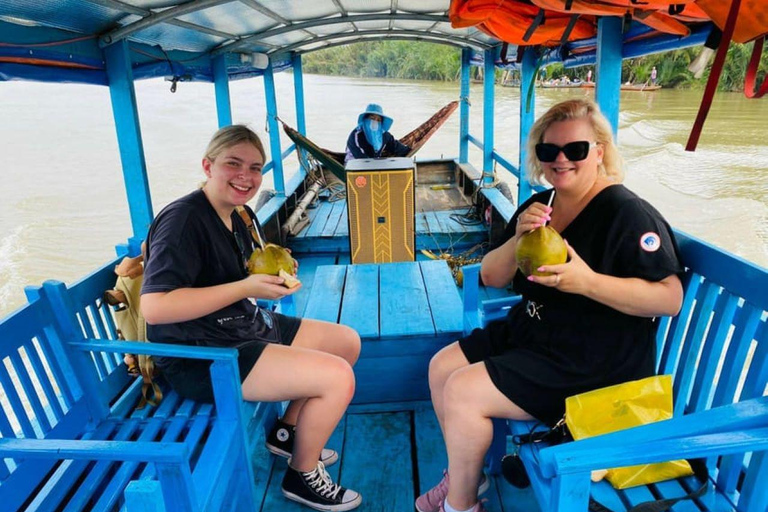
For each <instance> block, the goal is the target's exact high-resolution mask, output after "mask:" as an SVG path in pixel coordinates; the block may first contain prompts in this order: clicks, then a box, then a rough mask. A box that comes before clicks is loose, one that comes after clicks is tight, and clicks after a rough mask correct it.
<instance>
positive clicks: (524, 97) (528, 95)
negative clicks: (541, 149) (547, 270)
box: [504, 48, 538, 221]
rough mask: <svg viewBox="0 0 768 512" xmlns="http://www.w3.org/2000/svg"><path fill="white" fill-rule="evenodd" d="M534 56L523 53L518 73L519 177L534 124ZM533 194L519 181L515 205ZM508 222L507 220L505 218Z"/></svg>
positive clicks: (525, 171) (525, 166)
mask: <svg viewBox="0 0 768 512" xmlns="http://www.w3.org/2000/svg"><path fill="white" fill-rule="evenodd" d="M537 72H538V71H537V69H536V54H535V52H534V51H533V48H530V49H528V50H527V51H525V52H523V62H522V63H521V71H520V138H519V146H520V157H519V160H518V162H517V167H518V169H520V174H519V175H520V176H526V175H527V174H528V173H529V172H530V169H528V163H527V159H528V134H529V133H530V131H531V127H532V126H533V122H534V108H533V107H534V105H535V104H536V87H535V85H536V83H535V80H536V73H537ZM532 194H533V190H532V189H531V184H530V182H529V181H528V180H527V179H521V180H519V182H518V186H517V204H523V203H524V202H525V201H527V200H528V198H529V197H531V195H532ZM504 220H506V221H508V220H509V218H507V217H505V218H504Z"/></svg>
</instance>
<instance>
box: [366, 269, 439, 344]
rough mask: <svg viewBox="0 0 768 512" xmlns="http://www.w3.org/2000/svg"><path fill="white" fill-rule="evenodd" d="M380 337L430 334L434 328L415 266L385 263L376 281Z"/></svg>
mask: <svg viewBox="0 0 768 512" xmlns="http://www.w3.org/2000/svg"><path fill="white" fill-rule="evenodd" d="M379 283H380V284H379V286H380V293H381V299H380V300H381V304H380V319H381V337H382V338H383V337H387V336H393V337H394V336H404V335H405V336H423V335H432V336H433V335H434V334H435V326H434V323H433V322H432V314H431V311H430V309H429V301H428V300H427V290H426V287H425V285H424V278H423V276H422V275H421V271H420V269H419V267H418V265H414V264H413V263H408V262H405V263H389V264H387V265H385V266H384V267H382V269H381V274H380V279H379Z"/></svg>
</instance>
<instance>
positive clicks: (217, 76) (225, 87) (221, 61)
mask: <svg viewBox="0 0 768 512" xmlns="http://www.w3.org/2000/svg"><path fill="white" fill-rule="evenodd" d="M213 83H214V88H215V90H216V115H217V116H218V119H219V128H224V127H225V126H229V125H231V124H232V102H231V101H230V97H229V76H228V75H227V58H226V55H224V54H222V55H217V56H216V57H214V58H213Z"/></svg>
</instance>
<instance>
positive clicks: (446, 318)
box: [419, 260, 463, 334]
mask: <svg viewBox="0 0 768 512" xmlns="http://www.w3.org/2000/svg"><path fill="white" fill-rule="evenodd" d="M419 266H420V267H421V273H422V275H423V276H424V285H425V286H426V289H427V297H428V298H429V307H430V309H431V311H432V320H433V321H434V324H435V332H436V333H437V334H443V333H457V334H460V333H461V331H462V327H463V322H462V316H461V315H462V305H461V297H460V296H459V291H458V290H457V289H456V285H455V284H454V281H453V276H451V272H450V270H449V269H448V267H447V266H446V265H445V264H444V263H443V262H442V260H428V261H422V262H421V263H419Z"/></svg>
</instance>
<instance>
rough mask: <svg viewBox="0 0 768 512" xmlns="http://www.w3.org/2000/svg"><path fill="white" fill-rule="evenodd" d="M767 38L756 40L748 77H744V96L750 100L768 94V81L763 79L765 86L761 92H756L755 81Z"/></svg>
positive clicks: (761, 87) (763, 85)
mask: <svg viewBox="0 0 768 512" xmlns="http://www.w3.org/2000/svg"><path fill="white" fill-rule="evenodd" d="M764 44H765V36H763V37H760V38H757V39H755V46H754V47H753V48H752V58H751V59H750V60H749V65H747V75H746V76H745V77H744V96H746V97H747V98H749V99H753V98H762V97H763V96H764V95H765V93H766V92H768V79H765V78H764V79H763V84H762V85H761V86H760V90H759V91H755V80H756V78H757V68H759V67H760V57H761V56H762V54H763V45H764Z"/></svg>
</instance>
